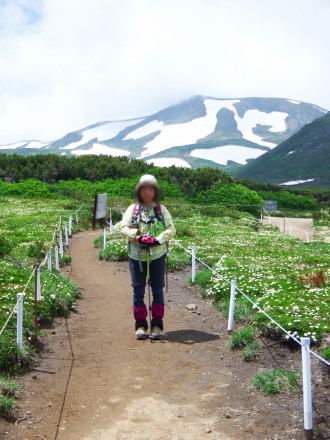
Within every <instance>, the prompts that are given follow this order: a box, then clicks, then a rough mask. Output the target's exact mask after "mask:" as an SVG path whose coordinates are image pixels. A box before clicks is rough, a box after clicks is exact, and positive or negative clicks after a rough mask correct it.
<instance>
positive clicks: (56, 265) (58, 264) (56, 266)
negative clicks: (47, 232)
mask: <svg viewBox="0 0 330 440" xmlns="http://www.w3.org/2000/svg"><path fill="white" fill-rule="evenodd" d="M55 269H56V270H60V262H59V258H58V246H55Z"/></svg>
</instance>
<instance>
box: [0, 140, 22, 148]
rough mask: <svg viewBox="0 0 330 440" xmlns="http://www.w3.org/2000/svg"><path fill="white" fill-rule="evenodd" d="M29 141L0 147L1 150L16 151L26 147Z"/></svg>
mask: <svg viewBox="0 0 330 440" xmlns="http://www.w3.org/2000/svg"><path fill="white" fill-rule="evenodd" d="M28 142H29V141H22V142H16V143H15V144H8V145H0V150H14V149H15V148H19V147H23V145H26V144H27V143H28Z"/></svg>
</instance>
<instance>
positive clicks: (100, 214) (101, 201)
mask: <svg viewBox="0 0 330 440" xmlns="http://www.w3.org/2000/svg"><path fill="white" fill-rule="evenodd" d="M107 201H108V196H107V195H106V194H97V195H96V196H95V199H94V215H93V229H95V226H96V220H100V219H105V218H106V216H107Z"/></svg>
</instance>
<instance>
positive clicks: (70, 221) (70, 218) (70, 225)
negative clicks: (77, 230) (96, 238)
mask: <svg viewBox="0 0 330 440" xmlns="http://www.w3.org/2000/svg"><path fill="white" fill-rule="evenodd" d="M71 236H72V215H70V217H69V237H71Z"/></svg>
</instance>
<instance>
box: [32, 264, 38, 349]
mask: <svg viewBox="0 0 330 440" xmlns="http://www.w3.org/2000/svg"><path fill="white" fill-rule="evenodd" d="M33 267H34V276H35V280H34V341H33V342H34V349H35V350H36V349H37V347H38V267H39V266H38V264H35V265H34V266H33Z"/></svg>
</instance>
